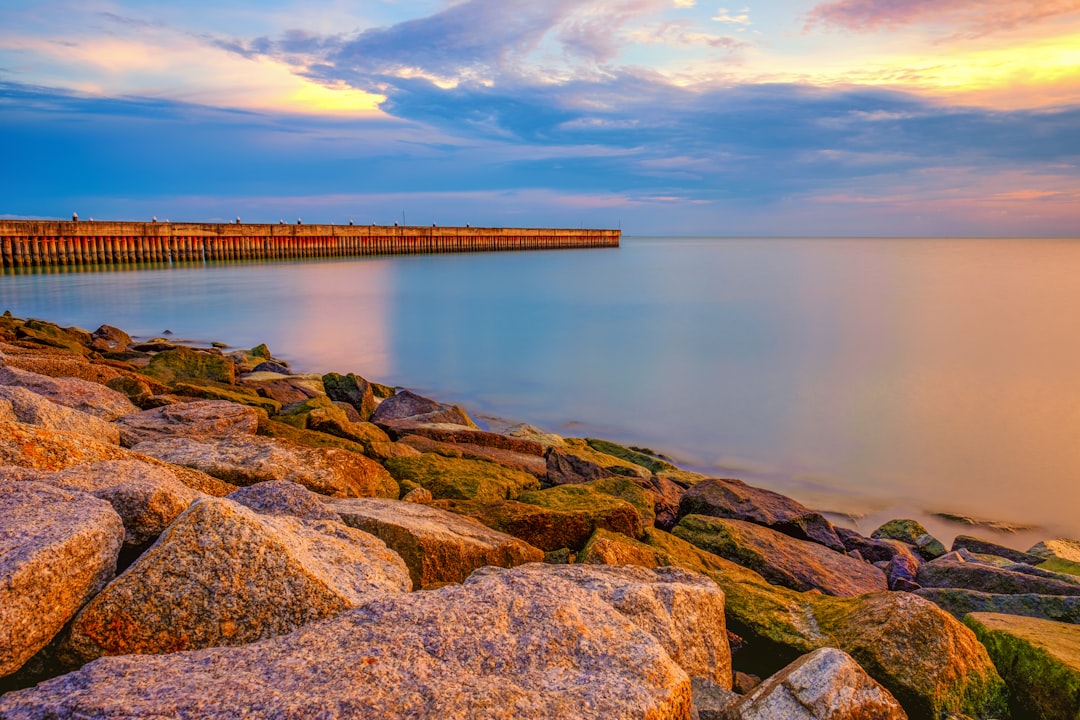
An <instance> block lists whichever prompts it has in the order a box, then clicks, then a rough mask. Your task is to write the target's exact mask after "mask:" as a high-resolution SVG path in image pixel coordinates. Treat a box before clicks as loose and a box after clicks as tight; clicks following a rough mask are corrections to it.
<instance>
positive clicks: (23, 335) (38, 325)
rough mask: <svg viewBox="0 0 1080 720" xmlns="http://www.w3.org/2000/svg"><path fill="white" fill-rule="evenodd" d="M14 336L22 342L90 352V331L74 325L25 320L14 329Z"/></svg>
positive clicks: (70, 350) (84, 352)
mask: <svg viewBox="0 0 1080 720" xmlns="http://www.w3.org/2000/svg"><path fill="white" fill-rule="evenodd" d="M15 337H17V338H18V339H19V340H23V341H24V342H31V343H34V344H38V345H45V346H47V347H54V348H60V349H62V350H67V351H68V352H72V353H76V354H78V355H86V354H87V353H89V352H90V348H89V345H90V343H91V337H90V333H88V332H86V331H85V330H80V329H79V328H74V327H71V328H62V327H60V326H59V325H57V324H55V323H51V322H45V321H43V320H33V319H30V320H27V321H26V322H24V323H23V324H22V325H21V326H19V327H18V328H16V329H15Z"/></svg>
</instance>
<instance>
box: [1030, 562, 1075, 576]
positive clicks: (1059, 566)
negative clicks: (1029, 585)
mask: <svg viewBox="0 0 1080 720" xmlns="http://www.w3.org/2000/svg"><path fill="white" fill-rule="evenodd" d="M1036 567H1038V568H1039V569H1040V570H1049V571H1050V572H1056V573H1063V574H1065V575H1080V563H1077V562H1073V561H1071V560H1062V559H1060V558H1050V559H1049V560H1044V561H1042V562H1041V563H1039V564H1038V565H1037V566H1036Z"/></svg>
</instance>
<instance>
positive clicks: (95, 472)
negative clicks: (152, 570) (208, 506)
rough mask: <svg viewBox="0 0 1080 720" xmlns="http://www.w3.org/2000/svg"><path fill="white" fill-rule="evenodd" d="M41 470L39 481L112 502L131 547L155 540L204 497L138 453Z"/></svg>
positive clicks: (170, 471) (125, 541) (128, 547)
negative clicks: (50, 470)
mask: <svg viewBox="0 0 1080 720" xmlns="http://www.w3.org/2000/svg"><path fill="white" fill-rule="evenodd" d="M38 472H40V473H41V474H40V476H39V477H38V478H37V480H38V482H42V483H45V484H48V485H53V486H55V487H59V488H62V489H64V490H72V491H79V492H84V493H87V494H89V495H93V496H94V497H96V498H99V499H101V500H104V501H105V502H107V503H109V504H110V505H111V506H112V508H113V510H115V511H116V514H117V515H119V516H120V519H121V520H122V521H123V523H124V547H125V549H127V550H132V551H139V550H142V549H143V548H145V547H146V546H148V545H149V544H150V543H152V542H154V540H156V539H157V538H158V536H159V535H161V533H162V531H164V530H165V528H167V527H168V526H169V525H170V524H172V522H173V520H175V519H176V518H177V517H178V516H179V515H180V513H182V512H184V511H185V510H187V508H188V506H190V505H191V503H193V502H194V501H195V500H196V499H198V498H199V497H203V493H201V492H198V491H197V490H193V489H191V488H190V487H188V486H187V485H185V484H183V483H182V482H180V480H179V479H178V478H177V477H176V475H175V473H174V472H173V471H172V470H170V469H167V468H164V467H160V466H156V465H151V464H150V463H148V462H143V461H142V460H136V459H134V458H129V459H125V460H103V461H101V462H94V463H88V464H85V465H75V466H73V467H69V468H66V469H64V470H59V471H57V472H50V473H46V472H41V471H38Z"/></svg>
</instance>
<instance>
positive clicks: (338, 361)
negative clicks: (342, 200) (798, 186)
mask: <svg viewBox="0 0 1080 720" xmlns="http://www.w3.org/2000/svg"><path fill="white" fill-rule="evenodd" d="M5 309H7V310H10V311H11V312H12V313H13V314H15V315H16V316H19V317H37V318H42V319H46V320H51V321H54V322H58V323H60V324H63V325H76V326H79V327H82V328H85V329H88V330H93V329H95V328H96V327H98V326H99V325H101V324H110V325H115V326H117V327H120V328H122V329H124V330H126V331H128V332H129V333H131V334H133V335H136V336H141V337H155V336H161V335H163V334H165V333H166V332H169V333H171V337H172V338H175V339H182V340H187V341H191V342H198V343H209V342H211V341H220V342H225V343H227V344H229V345H230V346H232V347H251V346H254V345H257V344H259V343H267V344H268V345H269V347H270V349H271V351H272V352H273V353H274V355H275V356H277V357H279V358H282V359H285V360H287V361H288V362H289V363H290V364H291V367H292V369H293V370H294V371H295V372H319V373H322V372H329V371H334V372H340V373H348V372H354V373H357V374H359V375H362V376H364V377H366V378H368V379H371V380H376V381H379V382H383V383H387V384H392V385H397V386H401V387H407V388H410V389H412V390H414V391H416V392H420V393H422V394H425V395H428V396H431V397H435V398H438V399H440V400H444V401H448V402H454V403H459V404H461V405H463V406H464V407H465V408H466V409H467V410H468V411H469V412H470V413H471V414H472V415H473V416H474V418H476V419H477V420H478V422H480V423H481V424H483V425H485V426H488V427H491V428H493V429H502V428H505V427H506V426H508V425H509V424H512V423H517V422H527V423H530V424H532V425H535V426H537V427H540V428H542V429H544V430H547V431H551V432H556V433H560V434H563V435H566V436H575V437H602V438H607V439H611V440H615V441H617V442H622V443H625V444H628V445H634V446H637V447H644V448H648V449H650V450H652V451H654V452H656V453H662V454H664V455H666V456H668V457H670V458H672V459H673V460H674V461H675V462H677V463H678V464H680V465H682V466H683V467H686V468H688V469H692V470H697V471H699V472H702V473H705V474H707V475H710V476H713V477H734V478H739V479H742V480H745V481H747V482H749V483H751V484H755V485H758V486H761V487H766V488H769V489H772V490H776V491H778V492H782V493H785V494H787V495H790V496H792V497H794V498H796V499H798V500H800V501H802V502H803V503H805V504H807V505H809V506H811V507H813V508H815V509H818V510H821V511H823V512H827V513H829V516H830V517H831V518H832V519H833V520H834V521H835V522H838V523H840V524H843V525H846V526H848V527H853V528H856V529H859V530H860V531H863V532H866V533H869V532H870V531H872V530H873V529H874V528H876V527H877V526H878V525H880V524H881V523H882V522H884V521H885V520H887V519H890V518H893V517H912V518H915V519H919V520H921V521H922V522H923V523H924V524H925V525H926V526H927V527H928V528H929V529H930V530H931V532H933V533H934V534H935V535H937V536H938V537H939V538H941V539H943V540H944V541H945V542H946V543H948V542H949V541H951V539H952V537H953V536H955V535H956V534H960V533H963V534H973V535H977V536H981V537H984V538H987V539H991V540H995V541H998V542H1002V543H1004V544H1006V545H1010V546H1012V547H1018V548H1021V549H1025V548H1026V547H1028V546H1030V545H1031V544H1032V543H1034V542H1035V541H1037V540H1039V539H1044V538H1047V537H1059V536H1068V537H1074V538H1075V537H1080V512H1078V508H1080V505H1078V502H1077V501H1078V499H1080V240H1068V239H1064V240H1047V239H947V238H939V239H921V238H920V239H904V238H897V239H881V238H844V239H829V238H783V239H778V238H768V239H760V238H707V237H624V238H623V241H622V245H621V247H619V248H617V249H595V250H561V251H538V252H498V253H475V254H445V255H414V256H392V257H371V258H358V259H334V260H318V261H302V262H247V263H231V264H226V263H221V264H199V265H185V266H172V267H170V266H156V267H152V268H144V269H138V270H134V269H125V270H111V271H94V272H70V271H64V270H56V271H46V272H41V273H27V274H7V275H4V276H0V311H2V310H5Z"/></svg>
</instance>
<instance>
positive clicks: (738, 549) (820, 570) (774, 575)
mask: <svg viewBox="0 0 1080 720" xmlns="http://www.w3.org/2000/svg"><path fill="white" fill-rule="evenodd" d="M672 532H673V533H674V534H675V535H676V536H677V537H680V538H682V539H683V540H688V541H690V542H692V543H693V544H695V545H697V546H698V547H700V548H702V549H703V550H708V551H709V552H711V553H714V554H716V555H719V556H720V557H724V558H727V559H728V560H731V561H733V562H736V563H738V564H739V565H742V566H743V567H747V568H750V569H751V570H754V571H756V572H757V573H759V574H760V575H761V576H762V577H763V578H765V579H766V580H768V581H769V582H770V583H773V584H775V585H782V586H784V587H788V588H791V589H792V590H814V589H816V590H820V591H821V592H823V593H825V594H827V595H836V596H839V597H854V596H856V595H862V594H864V593H868V592H876V591H880V590H885V589H887V583H886V579H885V575H884V574H883V573H882V572H881V571H880V570H878V569H877V568H876V567H874V566H873V565H868V564H867V563H864V562H862V561H859V560H856V559H854V558H849V557H847V556H846V555H841V554H840V553H837V552H833V551H832V550H829V549H828V548H826V547H824V546H822V545H818V544H817V543H812V542H808V541H806V540H796V539H795V538H792V537H789V536H787V535H784V534H782V533H779V532H776V531H773V530H770V529H769V528H767V527H762V526H760V525H755V524H753V523H748V522H743V521H741V520H725V519H723V518H714V517H706V516H704V515H687V516H686V517H684V518H683V519H682V520H680V521H679V524H678V525H676V526H675V528H674V530H673V531H672Z"/></svg>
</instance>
